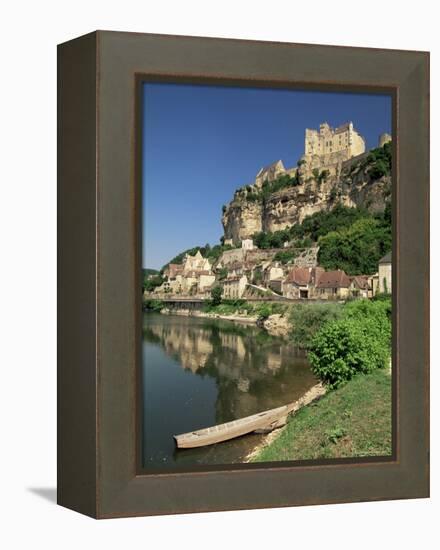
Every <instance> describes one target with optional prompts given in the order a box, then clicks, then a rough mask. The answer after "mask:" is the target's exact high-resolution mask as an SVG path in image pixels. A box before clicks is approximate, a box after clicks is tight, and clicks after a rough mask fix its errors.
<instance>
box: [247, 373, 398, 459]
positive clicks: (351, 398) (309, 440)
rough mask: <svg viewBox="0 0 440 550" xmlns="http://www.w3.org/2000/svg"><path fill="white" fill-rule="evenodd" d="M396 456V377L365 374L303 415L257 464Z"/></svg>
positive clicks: (309, 408)
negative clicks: (393, 449)
mask: <svg viewBox="0 0 440 550" xmlns="http://www.w3.org/2000/svg"><path fill="white" fill-rule="evenodd" d="M390 454H391V376H390V373H389V371H388V370H387V369H378V370H376V371H374V372H373V373H371V374H368V375H363V374H360V375H358V376H356V377H355V378H353V379H352V380H350V382H348V383H347V384H346V385H345V386H342V387H341V388H339V389H337V390H334V391H330V392H329V393H328V394H327V395H325V396H324V397H323V398H322V399H321V400H320V401H317V402H316V403H312V404H311V405H308V406H307V407H304V408H303V409H301V410H300V411H299V412H298V413H297V414H296V415H295V416H293V417H291V418H290V421H289V423H288V424H287V426H286V427H285V429H284V430H283V431H282V432H281V434H280V436H279V437H278V438H277V439H275V440H274V441H273V442H272V443H271V444H270V445H269V446H267V447H265V448H264V449H262V450H261V451H260V453H259V454H258V455H257V456H256V457H254V458H253V460H252V461H253V462H270V461H276V460H307V459H321V458H344V457H361V456H387V455H390Z"/></svg>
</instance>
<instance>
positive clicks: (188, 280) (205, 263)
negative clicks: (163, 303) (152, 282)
mask: <svg viewBox="0 0 440 550" xmlns="http://www.w3.org/2000/svg"><path fill="white" fill-rule="evenodd" d="M164 276H165V277H166V280H165V281H164V283H163V284H162V285H161V286H160V287H157V289H156V293H159V294H161V293H166V294H168V293H171V294H184V295H185V294H186V295H195V294H206V293H207V292H208V291H209V290H210V289H211V287H212V285H213V284H214V281H215V275H214V273H213V272H212V269H211V264H210V262H209V260H208V258H204V257H203V256H202V255H201V253H200V250H198V251H197V252H196V254H194V256H191V255H190V254H186V255H185V257H184V259H183V262H182V264H169V265H168V266H167V268H166V269H165V270H164Z"/></svg>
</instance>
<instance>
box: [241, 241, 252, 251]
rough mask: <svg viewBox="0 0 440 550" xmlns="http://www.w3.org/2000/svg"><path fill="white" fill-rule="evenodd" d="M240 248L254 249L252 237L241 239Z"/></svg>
mask: <svg viewBox="0 0 440 550" xmlns="http://www.w3.org/2000/svg"><path fill="white" fill-rule="evenodd" d="M241 248H242V249H243V250H253V249H254V241H253V240H252V239H243V240H242V241H241Z"/></svg>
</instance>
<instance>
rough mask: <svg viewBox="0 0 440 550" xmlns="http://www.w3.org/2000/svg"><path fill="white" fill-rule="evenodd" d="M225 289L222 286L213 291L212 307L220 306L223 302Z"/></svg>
mask: <svg viewBox="0 0 440 550" xmlns="http://www.w3.org/2000/svg"><path fill="white" fill-rule="evenodd" d="M222 293H223V289H222V287H221V286H215V287H213V288H212V289H211V305H213V306H218V305H220V304H221V302H222Z"/></svg>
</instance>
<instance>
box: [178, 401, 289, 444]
mask: <svg viewBox="0 0 440 550" xmlns="http://www.w3.org/2000/svg"><path fill="white" fill-rule="evenodd" d="M290 410H291V409H290V407H289V405H283V406H282V407H277V408H276V409H270V410H268V411H263V412H260V413H257V414H253V415H251V416H246V417H244V418H239V419H237V420H232V421H231V422H225V423H224V424H218V425H217V426H212V427H210V428H204V429H202V430H195V431H193V432H188V433H184V434H180V435H175V436H174V439H175V441H176V444H177V447H178V448H179V449H190V448H194V447H204V446H205V445H213V444H214V443H221V442H222V441H227V440H229V439H233V438H235V437H240V436H241V435H246V434H249V433H251V432H257V433H265V432H270V431H272V430H274V429H275V428H281V427H282V426H284V425H285V423H286V422H287V415H288V414H289V412H290Z"/></svg>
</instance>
